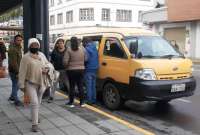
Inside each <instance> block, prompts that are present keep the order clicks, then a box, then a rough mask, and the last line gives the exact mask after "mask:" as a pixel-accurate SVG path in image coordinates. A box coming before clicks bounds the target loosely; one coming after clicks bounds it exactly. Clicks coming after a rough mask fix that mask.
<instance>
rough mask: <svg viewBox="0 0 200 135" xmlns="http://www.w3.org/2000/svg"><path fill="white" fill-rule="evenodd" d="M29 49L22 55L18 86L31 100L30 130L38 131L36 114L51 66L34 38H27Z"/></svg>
mask: <svg viewBox="0 0 200 135" xmlns="http://www.w3.org/2000/svg"><path fill="white" fill-rule="evenodd" d="M28 47H29V51H28V52H27V53H26V54H25V55H24V56H23V58H22V60H21V63H20V69H19V87H20V89H21V90H22V91H24V90H26V91H27V93H28V95H29V97H30V102H31V117H32V131H33V132H37V131H38V114H39V107H40V103H41V100H42V96H43V93H44V91H45V89H46V88H47V83H46V81H45V80H46V78H47V77H46V76H47V75H48V71H49V70H50V68H51V66H50V65H51V64H49V62H48V60H47V59H46V57H45V55H44V54H43V53H42V52H40V51H39V48H40V43H39V41H38V40H37V39H36V38H31V39H29V43H28Z"/></svg>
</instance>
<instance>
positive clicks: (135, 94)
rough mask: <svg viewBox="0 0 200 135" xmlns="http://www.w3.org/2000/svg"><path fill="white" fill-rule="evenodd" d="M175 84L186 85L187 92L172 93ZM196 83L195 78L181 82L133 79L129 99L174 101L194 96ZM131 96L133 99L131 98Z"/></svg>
mask: <svg viewBox="0 0 200 135" xmlns="http://www.w3.org/2000/svg"><path fill="white" fill-rule="evenodd" d="M173 84H185V91H181V92H171V87H172V85H173ZM195 88H196V81H195V78H194V77H191V78H187V79H181V80H155V81H154V80H153V81H147V80H141V79H138V78H134V77H132V78H131V79H130V84H129V90H128V91H129V92H128V93H126V95H128V94H129V98H131V99H135V100H139V101H160V100H172V99H175V98H181V97H188V96H192V95H193V94H194V90H195ZM130 96H131V97H130Z"/></svg>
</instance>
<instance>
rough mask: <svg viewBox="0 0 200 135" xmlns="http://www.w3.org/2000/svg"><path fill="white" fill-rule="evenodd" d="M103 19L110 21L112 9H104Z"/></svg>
mask: <svg viewBox="0 0 200 135" xmlns="http://www.w3.org/2000/svg"><path fill="white" fill-rule="evenodd" d="M102 21H110V9H106V8H103V9H102Z"/></svg>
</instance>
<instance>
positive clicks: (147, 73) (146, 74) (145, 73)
mask: <svg viewBox="0 0 200 135" xmlns="http://www.w3.org/2000/svg"><path fill="white" fill-rule="evenodd" d="M135 77H136V78H139V79H143V80H156V74H155V72H154V71H153V69H139V70H137V71H136V72H135Z"/></svg>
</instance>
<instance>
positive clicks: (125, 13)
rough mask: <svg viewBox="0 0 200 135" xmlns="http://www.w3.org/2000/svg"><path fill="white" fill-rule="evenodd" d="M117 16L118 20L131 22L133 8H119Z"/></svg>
mask: <svg viewBox="0 0 200 135" xmlns="http://www.w3.org/2000/svg"><path fill="white" fill-rule="evenodd" d="M116 18H117V21H118V22H131V21H132V11H131V10H117V17H116Z"/></svg>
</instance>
